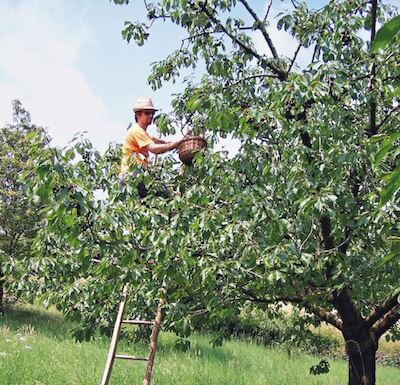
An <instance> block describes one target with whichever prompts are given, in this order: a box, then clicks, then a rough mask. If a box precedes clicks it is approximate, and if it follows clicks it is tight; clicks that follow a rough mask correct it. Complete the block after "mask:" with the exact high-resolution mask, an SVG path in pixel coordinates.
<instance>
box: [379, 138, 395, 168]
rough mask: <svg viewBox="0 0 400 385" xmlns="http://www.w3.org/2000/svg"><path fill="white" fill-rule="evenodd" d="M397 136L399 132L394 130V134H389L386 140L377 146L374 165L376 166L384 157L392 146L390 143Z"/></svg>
mask: <svg viewBox="0 0 400 385" xmlns="http://www.w3.org/2000/svg"><path fill="white" fill-rule="evenodd" d="M399 138H400V133H399V132H396V133H395V134H392V135H390V136H389V137H388V138H387V139H386V140H384V141H383V142H382V144H381V145H380V147H379V151H378V153H377V154H376V157H375V161H374V164H375V167H376V166H378V164H379V163H380V162H381V161H382V160H383V159H384V158H385V156H386V155H387V154H388V152H389V151H390V149H391V148H392V144H393V143H394V142H395V141H396V140H397V139H399Z"/></svg>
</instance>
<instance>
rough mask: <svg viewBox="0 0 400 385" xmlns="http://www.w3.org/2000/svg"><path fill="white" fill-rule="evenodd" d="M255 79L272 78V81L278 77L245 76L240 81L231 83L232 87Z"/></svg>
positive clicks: (265, 75)
mask: <svg viewBox="0 0 400 385" xmlns="http://www.w3.org/2000/svg"><path fill="white" fill-rule="evenodd" d="M256 78H272V79H279V77H278V76H277V75H271V74H259V75H251V76H246V77H243V78H241V79H238V80H236V81H235V82H233V83H232V85H233V86H235V85H237V84H239V83H241V82H244V81H246V80H250V79H256Z"/></svg>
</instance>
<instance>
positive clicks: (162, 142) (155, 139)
mask: <svg viewBox="0 0 400 385" xmlns="http://www.w3.org/2000/svg"><path fill="white" fill-rule="evenodd" d="M151 139H152V140H153V142H154V143H155V144H166V143H170V142H166V141H165V140H162V139H160V138H157V137H156V136H152V137H151Z"/></svg>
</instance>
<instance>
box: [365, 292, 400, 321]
mask: <svg viewBox="0 0 400 385" xmlns="http://www.w3.org/2000/svg"><path fill="white" fill-rule="evenodd" d="M399 295H400V290H397V291H396V292H395V293H394V294H393V295H392V296H391V297H390V298H388V299H387V300H386V301H385V302H383V303H382V304H381V305H380V306H376V307H375V309H374V310H373V311H372V312H371V314H370V315H369V316H368V317H367V318H366V322H367V324H368V325H369V326H372V325H373V324H374V323H375V322H377V321H378V320H379V319H380V318H382V317H383V316H384V315H385V314H386V313H388V312H390V311H391V310H392V309H393V308H394V307H396V306H398V305H399V301H398V297H399Z"/></svg>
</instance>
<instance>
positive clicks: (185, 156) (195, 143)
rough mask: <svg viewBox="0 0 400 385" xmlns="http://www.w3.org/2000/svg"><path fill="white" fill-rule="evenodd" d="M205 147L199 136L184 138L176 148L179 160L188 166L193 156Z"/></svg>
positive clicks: (204, 142)
mask: <svg viewBox="0 0 400 385" xmlns="http://www.w3.org/2000/svg"><path fill="white" fill-rule="evenodd" d="M206 145H207V143H206V141H205V140H204V138H202V137H201V136H186V137H185V138H184V139H183V141H182V143H181V144H180V145H179V147H178V152H179V159H180V160H181V162H182V163H184V164H186V165H188V166H190V165H192V161H193V158H194V156H195V155H196V153H197V152H198V151H201V150H202V149H203V148H205V147H206Z"/></svg>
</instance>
